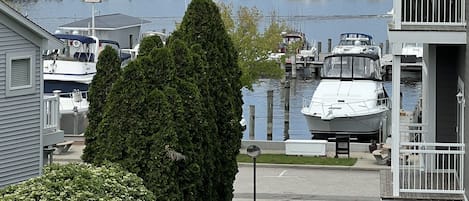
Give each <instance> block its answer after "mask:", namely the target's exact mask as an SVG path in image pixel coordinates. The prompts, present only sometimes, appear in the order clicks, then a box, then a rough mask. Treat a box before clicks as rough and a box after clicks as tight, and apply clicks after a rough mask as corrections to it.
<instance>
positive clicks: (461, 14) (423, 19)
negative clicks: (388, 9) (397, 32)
mask: <svg viewBox="0 0 469 201" xmlns="http://www.w3.org/2000/svg"><path fill="white" fill-rule="evenodd" d="M465 4H466V0H394V5H395V8H394V16H395V17H398V18H399V16H400V20H401V24H402V25H457V26H464V25H466V19H465V18H466V15H465V12H466V8H465ZM396 6H397V8H396ZM396 12H401V13H398V14H397V15H396ZM399 14H400V15H399ZM396 20H399V19H396Z"/></svg>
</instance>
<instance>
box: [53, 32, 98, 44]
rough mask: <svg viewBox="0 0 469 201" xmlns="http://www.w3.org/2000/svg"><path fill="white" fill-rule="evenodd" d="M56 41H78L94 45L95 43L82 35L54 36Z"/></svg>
mask: <svg viewBox="0 0 469 201" xmlns="http://www.w3.org/2000/svg"><path fill="white" fill-rule="evenodd" d="M54 36H55V37H56V38H58V39H62V40H64V39H65V40H77V41H80V42H81V43H95V42H96V41H95V40H94V39H93V38H91V37H88V36H82V35H72V34H55V35H54Z"/></svg>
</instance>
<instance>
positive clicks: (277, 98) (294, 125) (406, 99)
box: [243, 75, 422, 140]
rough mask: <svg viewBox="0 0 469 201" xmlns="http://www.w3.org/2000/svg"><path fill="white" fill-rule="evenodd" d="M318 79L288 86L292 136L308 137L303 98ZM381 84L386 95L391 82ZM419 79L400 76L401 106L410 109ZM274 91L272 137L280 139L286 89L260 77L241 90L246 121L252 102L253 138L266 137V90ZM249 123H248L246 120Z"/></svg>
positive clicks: (246, 133)
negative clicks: (289, 87) (251, 88)
mask: <svg viewBox="0 0 469 201" xmlns="http://www.w3.org/2000/svg"><path fill="white" fill-rule="evenodd" d="M319 82H320V80H319V79H312V80H296V81H294V80H293V81H292V82H291V89H290V129H289V134H290V138H291V139H311V134H310V133H309V130H308V126H307V124H306V120H305V118H304V116H303V114H302V113H301V108H302V106H303V101H305V100H306V101H310V100H311V97H312V96H313V92H314V90H315V89H316V87H317V86H318V84H319ZM384 87H385V89H386V91H387V92H388V94H389V95H392V83H391V81H385V82H384ZM421 88H422V86H421V82H420V81H418V77H417V76H415V75H412V76H411V77H408V78H403V82H402V84H401V92H402V94H403V97H402V99H403V100H402V102H403V106H402V107H403V109H404V110H407V111H413V110H414V108H415V106H416V104H417V101H418V99H419V97H420V94H421ZM268 90H273V91H274V109H273V134H272V135H273V140H283V130H284V129H283V128H284V103H285V102H284V100H285V99H284V97H285V94H286V92H285V90H284V87H283V85H282V84H281V83H280V81H279V80H260V81H259V83H258V84H256V85H254V90H253V91H249V90H247V89H244V90H243V95H244V96H243V100H244V106H243V110H244V117H245V118H246V120H247V121H249V118H248V117H249V105H255V107H256V111H255V117H256V118H255V138H256V139H259V140H265V139H266V138H267V91H268ZM248 125H249V122H248ZM243 138H244V139H249V133H248V131H247V130H246V131H245V132H244V137H243Z"/></svg>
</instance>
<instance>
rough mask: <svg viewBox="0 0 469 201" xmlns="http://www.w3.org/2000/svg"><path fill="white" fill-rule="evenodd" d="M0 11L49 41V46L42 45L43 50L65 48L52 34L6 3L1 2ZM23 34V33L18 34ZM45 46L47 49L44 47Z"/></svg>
mask: <svg viewBox="0 0 469 201" xmlns="http://www.w3.org/2000/svg"><path fill="white" fill-rule="evenodd" d="M0 11H2V12H4V14H5V15H7V16H10V17H12V18H13V19H15V21H17V22H19V23H20V24H22V25H23V26H25V27H27V29H29V30H31V31H33V32H35V33H37V34H38V35H39V36H41V37H42V38H43V39H46V40H47V45H45V44H44V43H41V44H40V45H41V46H42V48H46V49H58V48H62V47H63V43H62V41H60V40H59V39H57V38H55V37H54V36H53V35H52V34H51V33H50V32H48V31H46V30H45V29H44V28H42V27H40V26H39V25H37V24H36V23H34V22H32V21H31V20H29V19H28V18H26V17H24V16H23V15H21V14H20V13H19V12H18V11H16V10H15V9H13V8H11V7H10V6H8V5H7V4H6V3H4V2H2V1H0ZM18 34H21V33H18ZM44 46H45V47H44Z"/></svg>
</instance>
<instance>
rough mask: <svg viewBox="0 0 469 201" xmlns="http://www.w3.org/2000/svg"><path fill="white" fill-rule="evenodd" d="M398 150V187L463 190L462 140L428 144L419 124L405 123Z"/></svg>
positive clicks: (412, 190)
mask: <svg viewBox="0 0 469 201" xmlns="http://www.w3.org/2000/svg"><path fill="white" fill-rule="evenodd" d="M404 125H405V126H408V127H409V128H410V129H402V128H401V143H400V150H399V166H400V168H399V177H400V178H399V190H400V192H409V193H453V194H461V193H464V182H463V178H464V154H465V153H464V152H465V145H464V143H427V142H424V141H425V140H424V139H425V136H424V134H425V130H424V128H425V127H424V126H422V124H404Z"/></svg>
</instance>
